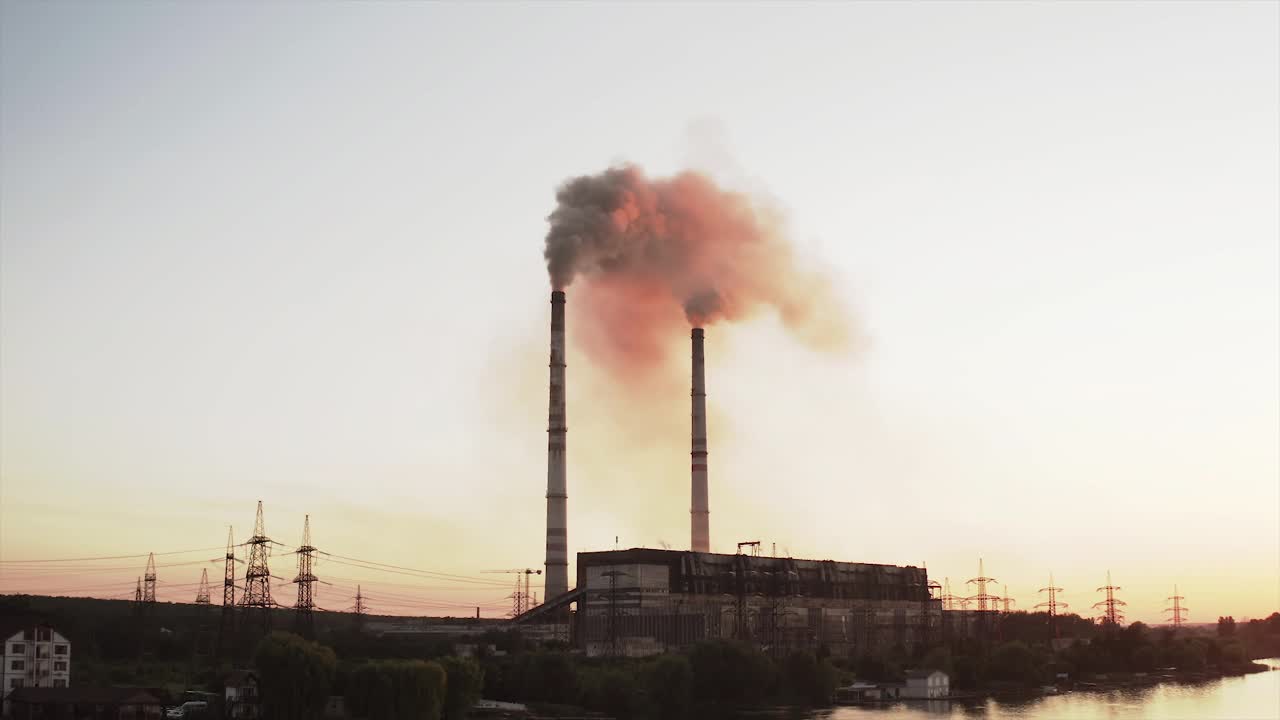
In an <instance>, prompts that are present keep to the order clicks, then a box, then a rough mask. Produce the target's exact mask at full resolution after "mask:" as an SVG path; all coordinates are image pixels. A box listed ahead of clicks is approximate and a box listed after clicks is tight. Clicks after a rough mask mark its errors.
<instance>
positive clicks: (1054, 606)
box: [1036, 573, 1068, 637]
mask: <svg viewBox="0 0 1280 720" xmlns="http://www.w3.org/2000/svg"><path fill="white" fill-rule="evenodd" d="M1039 592H1047V593H1049V602H1042V603H1040V604H1038V605H1036V608H1045V609H1047V610H1048V612H1049V618H1050V622H1052V623H1053V636H1054V637H1058V609H1059V608H1065V607H1068V605H1067V604H1066V603H1064V602H1059V601H1058V593H1060V592H1062V588H1060V587H1055V586H1054V584H1053V573H1049V587H1042V588H1040V590H1039Z"/></svg>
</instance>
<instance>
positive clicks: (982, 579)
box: [965, 558, 1000, 612]
mask: <svg viewBox="0 0 1280 720" xmlns="http://www.w3.org/2000/svg"><path fill="white" fill-rule="evenodd" d="M993 582H996V579H995V578H990V577H987V576H986V574H985V572H984V571H983V569H982V558H978V577H976V578H970V579H969V581H968V582H967V583H965V584H966V585H977V586H978V594H977V595H974V596H972V597H970V598H968V599H969V600H971V601H972V600H976V601H978V612H987V611H989V610H995V609H996V606H995V603H996V602H997V601H999V600H1000V598H998V597H996V596H995V595H991V594H989V593H987V583H993Z"/></svg>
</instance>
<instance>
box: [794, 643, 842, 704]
mask: <svg viewBox="0 0 1280 720" xmlns="http://www.w3.org/2000/svg"><path fill="white" fill-rule="evenodd" d="M784 668H785V678H786V684H787V690H788V694H789V696H790V698H791V699H792V700H793V701H795V702H798V703H801V704H803V705H818V706H821V705H830V704H831V700H832V698H833V697H834V696H835V692H836V684H837V681H838V677H837V675H836V669H835V666H834V665H832V664H831V663H830V662H829V661H827V660H819V659H818V658H817V656H815V655H813V654H811V653H807V652H795V653H792V654H791V655H788V656H787V660H786V663H785V664H784Z"/></svg>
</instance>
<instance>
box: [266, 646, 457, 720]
mask: <svg viewBox="0 0 1280 720" xmlns="http://www.w3.org/2000/svg"><path fill="white" fill-rule="evenodd" d="M445 683H446V677H445V671H444V668H442V667H441V666H440V664H439V663H436V662H429V661H424V660H378V661H368V662H364V663H362V664H360V665H358V666H356V667H354V668H352V669H350V670H349V671H348V672H347V674H346V677H344V678H343V684H344V686H345V688H346V692H345V694H344V699H345V701H346V705H347V710H348V712H350V713H351V715H352V716H353V717H356V718H361V719H362V720H440V716H441V710H442V708H443V706H444V698H445ZM268 717H274V716H272V715H268Z"/></svg>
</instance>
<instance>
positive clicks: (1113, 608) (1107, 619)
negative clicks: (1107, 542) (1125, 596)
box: [1093, 570, 1126, 627]
mask: <svg viewBox="0 0 1280 720" xmlns="http://www.w3.org/2000/svg"><path fill="white" fill-rule="evenodd" d="M1119 589H1120V586H1119V585H1112V584H1111V571H1110V570H1108V571H1107V584H1106V585H1103V586H1102V587H1100V588H1098V589H1097V590H1096V591H1095V592H1105V593H1106V594H1107V599H1106V600H1102V601H1099V602H1096V603H1094V604H1093V607H1094V608H1096V609H1099V610H1102V618H1101V620H1102V623H1103V624H1104V625H1114V626H1116V627H1119V625H1120V623H1122V622H1124V612H1122V611H1121V610H1120V608H1122V607H1124V606H1125V604H1126V603H1125V601H1123V600H1117V599H1116V591H1117V590H1119Z"/></svg>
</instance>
